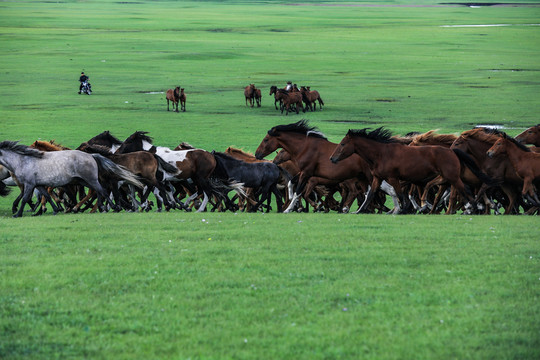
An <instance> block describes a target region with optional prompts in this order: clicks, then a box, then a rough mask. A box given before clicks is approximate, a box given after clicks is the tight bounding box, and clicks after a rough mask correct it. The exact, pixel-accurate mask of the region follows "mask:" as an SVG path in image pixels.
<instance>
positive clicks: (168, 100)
mask: <svg viewBox="0 0 540 360" xmlns="http://www.w3.org/2000/svg"><path fill="white" fill-rule="evenodd" d="M167 111H169V99H167Z"/></svg>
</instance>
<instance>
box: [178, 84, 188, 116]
mask: <svg viewBox="0 0 540 360" xmlns="http://www.w3.org/2000/svg"><path fill="white" fill-rule="evenodd" d="M178 99H179V101H180V110H182V111H183V112H186V93H185V92H184V88H181V89H180V96H179V98H178Z"/></svg>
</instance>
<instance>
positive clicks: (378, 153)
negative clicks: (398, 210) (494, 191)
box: [330, 127, 474, 214]
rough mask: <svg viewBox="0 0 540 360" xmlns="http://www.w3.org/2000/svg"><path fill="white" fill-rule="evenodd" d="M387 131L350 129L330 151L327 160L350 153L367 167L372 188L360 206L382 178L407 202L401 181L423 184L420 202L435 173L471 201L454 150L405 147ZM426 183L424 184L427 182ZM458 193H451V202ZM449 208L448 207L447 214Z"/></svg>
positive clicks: (340, 157)
mask: <svg viewBox="0 0 540 360" xmlns="http://www.w3.org/2000/svg"><path fill="white" fill-rule="evenodd" d="M391 136H392V134H391V133H390V131H388V130H386V129H384V128H382V127H380V128H377V129H375V130H373V131H371V132H367V129H362V130H349V132H348V133H347V135H345V137H344V138H343V139H342V140H341V142H340V143H339V145H338V146H337V147H336V148H335V150H334V152H333V153H332V155H331V157H330V160H331V161H332V162H333V163H338V162H339V161H341V160H344V159H347V158H348V157H350V156H352V155H353V154H358V155H360V156H361V157H362V158H363V159H364V160H365V161H366V162H367V163H368V164H369V166H370V169H371V173H372V175H373V180H372V183H371V191H370V192H369V193H368V195H367V200H366V202H365V203H364V204H362V207H363V206H365V205H366V203H367V204H369V202H370V201H371V198H372V197H373V193H372V191H374V190H377V189H378V188H379V186H380V183H381V182H382V180H386V181H387V182H388V183H389V184H390V185H392V187H393V188H394V189H395V191H396V193H397V194H398V196H399V197H400V199H401V200H402V203H404V204H407V200H406V198H405V196H404V194H403V191H402V189H401V181H409V182H411V183H413V184H417V185H422V186H423V185H425V189H424V193H423V195H422V202H423V203H424V202H425V199H426V194H427V192H428V190H429V189H430V188H431V187H432V186H433V185H435V184H436V182H438V181H439V179H438V178H437V176H441V178H442V179H443V180H444V181H445V182H448V183H450V184H451V186H452V187H453V189H455V190H457V192H459V193H460V194H461V195H463V196H464V197H466V198H467V199H468V200H469V203H471V204H473V203H474V198H473V196H472V195H471V194H470V193H469V192H467V191H466V189H465V185H464V184H463V182H462V181H461V177H460V173H461V160H460V158H459V155H458V154H456V153H455V152H454V151H452V150H450V149H448V148H444V147H442V146H412V147H411V146H406V145H402V144H399V143H397V142H395V140H393V139H392V138H391ZM426 183H427V184H426ZM456 196H457V193H456V191H453V192H452V193H451V195H450V200H451V203H453V200H454V198H455V197H456ZM451 212H452V210H451V209H450V208H449V209H448V211H447V214H450V213H451Z"/></svg>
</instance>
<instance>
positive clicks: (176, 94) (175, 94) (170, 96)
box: [165, 86, 180, 112]
mask: <svg viewBox="0 0 540 360" xmlns="http://www.w3.org/2000/svg"><path fill="white" fill-rule="evenodd" d="M165 97H166V99H167V111H169V102H172V107H173V111H176V112H178V101H179V100H180V86H177V87H175V88H174V90H173V89H169V90H167V94H166V96H165ZM175 106H176V110H174V107H175Z"/></svg>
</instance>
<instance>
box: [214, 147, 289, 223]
mask: <svg viewBox="0 0 540 360" xmlns="http://www.w3.org/2000/svg"><path fill="white" fill-rule="evenodd" d="M212 154H213V155H214V157H215V159H216V168H215V170H214V173H213V176H215V177H217V178H220V179H224V180H229V181H230V180H234V181H236V182H239V183H242V184H244V186H245V187H248V188H252V189H253V190H254V194H253V195H254V197H255V198H257V197H258V196H259V195H260V199H259V200H258V201H257V204H256V205H255V206H254V207H252V209H253V211H257V209H258V208H259V207H260V206H261V205H262V204H263V202H264V201H265V200H268V203H267V205H268V206H267V211H269V209H270V200H271V197H272V193H274V195H275V196H276V203H277V207H278V212H281V211H282V206H283V201H282V199H281V193H280V192H279V190H278V189H277V184H278V181H279V179H280V170H279V168H278V166H277V165H276V164H274V163H271V162H257V163H247V162H245V161H242V160H238V159H235V158H233V157H231V156H229V155H227V154H225V153H220V152H215V151H212Z"/></svg>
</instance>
